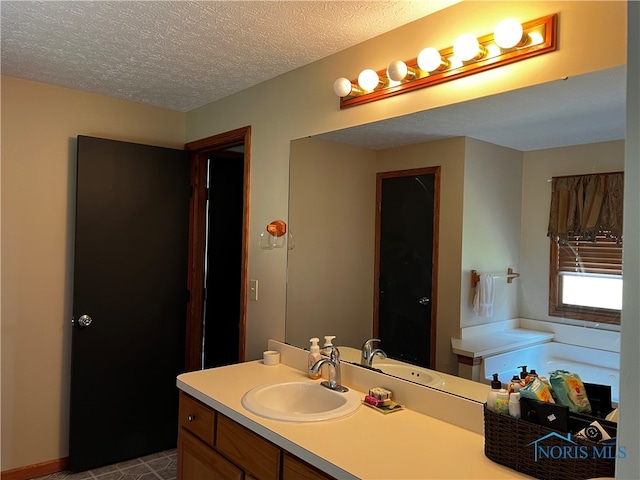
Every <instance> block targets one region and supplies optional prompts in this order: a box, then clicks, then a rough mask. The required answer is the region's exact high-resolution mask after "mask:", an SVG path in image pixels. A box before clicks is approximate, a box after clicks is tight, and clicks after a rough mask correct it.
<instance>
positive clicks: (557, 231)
mask: <svg viewBox="0 0 640 480" xmlns="http://www.w3.org/2000/svg"><path fill="white" fill-rule="evenodd" d="M623 198H624V173H622V172H616V173H601V174H593V175H574V176H567V177H554V178H553V179H552V191H551V211H550V213H549V229H548V231H547V236H549V237H550V238H551V240H553V241H556V242H558V241H559V242H561V243H562V242H564V241H566V240H567V239H570V240H590V241H595V239H596V236H598V235H606V236H607V237H612V238H615V239H616V240H617V241H618V242H622V207H623Z"/></svg>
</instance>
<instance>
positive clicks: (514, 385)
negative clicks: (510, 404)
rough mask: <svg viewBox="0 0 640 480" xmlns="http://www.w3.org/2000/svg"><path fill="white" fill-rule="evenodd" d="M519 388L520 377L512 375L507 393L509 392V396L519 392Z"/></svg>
mask: <svg viewBox="0 0 640 480" xmlns="http://www.w3.org/2000/svg"><path fill="white" fill-rule="evenodd" d="M520 386H521V385H520V377H519V376H518V375H514V376H513V378H511V381H510V382H509V386H508V388H507V391H508V392H509V394H512V393H515V392H517V391H518V390H520Z"/></svg>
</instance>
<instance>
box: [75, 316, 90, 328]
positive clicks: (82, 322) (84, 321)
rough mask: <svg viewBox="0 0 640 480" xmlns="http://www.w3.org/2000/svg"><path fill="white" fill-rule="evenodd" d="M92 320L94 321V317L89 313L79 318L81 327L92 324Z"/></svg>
mask: <svg viewBox="0 0 640 480" xmlns="http://www.w3.org/2000/svg"><path fill="white" fill-rule="evenodd" d="M91 322H93V319H92V318H91V317H90V316H89V315H82V316H81V317H80V318H79V319H78V325H80V326H81V327H88V326H89V325H91Z"/></svg>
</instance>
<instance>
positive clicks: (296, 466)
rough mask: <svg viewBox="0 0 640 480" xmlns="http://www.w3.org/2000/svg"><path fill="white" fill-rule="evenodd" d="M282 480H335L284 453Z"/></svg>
mask: <svg viewBox="0 0 640 480" xmlns="http://www.w3.org/2000/svg"><path fill="white" fill-rule="evenodd" d="M282 480H334V479H333V477H332V476H330V475H328V474H326V473H324V472H321V471H320V470H318V469H317V468H315V467H313V466H312V465H309V464H308V463H307V462H304V461H302V460H300V459H299V458H297V457H294V456H293V455H291V454H290V453H289V452H284V455H283V458H282Z"/></svg>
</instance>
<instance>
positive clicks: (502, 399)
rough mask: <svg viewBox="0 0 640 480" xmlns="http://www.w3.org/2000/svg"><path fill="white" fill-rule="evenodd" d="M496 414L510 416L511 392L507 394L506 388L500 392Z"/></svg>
mask: <svg viewBox="0 0 640 480" xmlns="http://www.w3.org/2000/svg"><path fill="white" fill-rule="evenodd" d="M495 412H496V413H501V414H502V415H508V414H509V392H507V389H506V388H501V389H500V390H499V391H498V395H497V398H496V409H495Z"/></svg>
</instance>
